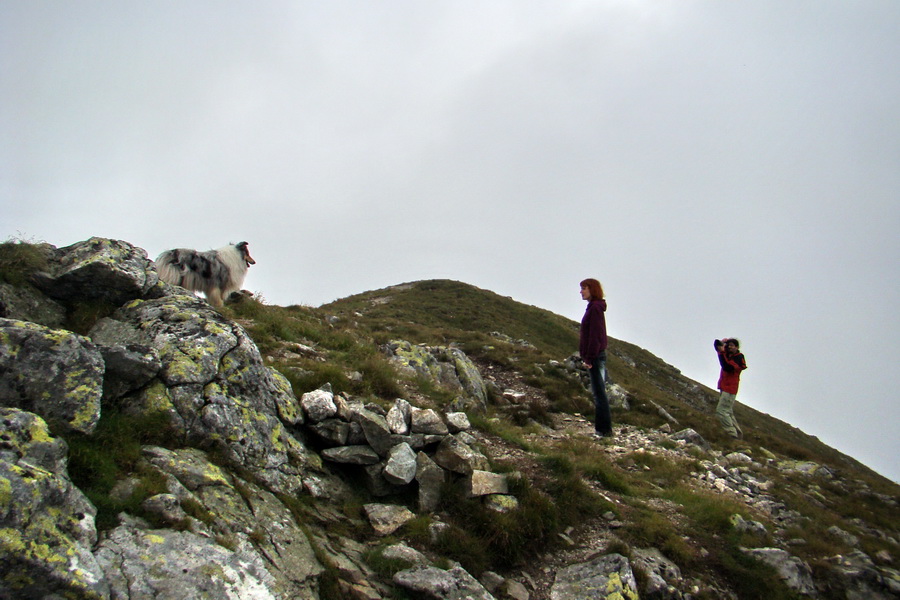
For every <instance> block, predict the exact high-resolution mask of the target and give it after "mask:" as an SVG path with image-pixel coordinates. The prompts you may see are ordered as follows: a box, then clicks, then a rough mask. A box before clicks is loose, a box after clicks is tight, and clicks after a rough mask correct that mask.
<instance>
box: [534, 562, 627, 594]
mask: <svg viewBox="0 0 900 600" xmlns="http://www.w3.org/2000/svg"><path fill="white" fill-rule="evenodd" d="M614 594H618V596H614ZM612 597H622V598H636V597H637V582H636V581H635V579H634V574H633V573H632V571H631V565H630V564H629V562H628V559H627V558H625V557H624V556H622V555H621V554H606V555H603V556H599V557H597V558H594V559H592V560H589V561H588V562H584V563H578V564H574V565H570V566H568V567H565V568H563V569H560V570H559V571H558V572H557V573H556V579H555V580H554V582H553V586H552V587H551V588H550V600H583V599H585V598H612Z"/></svg>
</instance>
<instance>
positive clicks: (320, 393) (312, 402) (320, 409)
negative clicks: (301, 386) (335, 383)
mask: <svg viewBox="0 0 900 600" xmlns="http://www.w3.org/2000/svg"><path fill="white" fill-rule="evenodd" d="M330 387H331V386H328V388H330ZM328 388H320V389H318V390H313V391H312V392H307V393H305V394H303V397H302V398H300V404H301V406H303V411H304V412H305V413H306V416H308V417H309V420H310V421H312V422H313V423H318V422H319V421H323V420H325V419H328V418H330V417H333V416H334V415H336V414H337V405H336V404H335V403H334V394H333V393H332V392H331V390H330V389H328Z"/></svg>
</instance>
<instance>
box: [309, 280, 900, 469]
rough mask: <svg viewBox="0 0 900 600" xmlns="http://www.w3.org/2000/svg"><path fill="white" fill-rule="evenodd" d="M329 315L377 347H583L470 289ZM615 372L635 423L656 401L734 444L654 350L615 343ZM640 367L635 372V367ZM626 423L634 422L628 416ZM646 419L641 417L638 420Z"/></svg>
mask: <svg viewBox="0 0 900 600" xmlns="http://www.w3.org/2000/svg"><path fill="white" fill-rule="evenodd" d="M320 309H321V310H322V311H325V312H326V313H327V314H333V315H336V316H339V317H342V318H343V319H348V320H353V321H355V322H356V324H357V325H358V326H359V328H361V329H362V330H364V331H366V332H368V334H369V335H371V336H372V338H373V339H375V340H376V341H378V342H384V341H387V339H390V338H394V337H399V338H403V339H407V340H409V341H412V342H415V343H432V344H446V343H449V342H455V343H459V344H460V345H462V346H463V348H464V349H466V350H467V351H468V352H470V353H471V354H474V355H476V356H477V355H478V354H480V353H483V352H484V351H483V345H485V344H492V343H495V342H496V340H495V339H493V338H491V337H490V335H489V334H490V333H491V332H494V331H497V332H500V333H503V334H505V335H508V336H510V337H512V338H514V339H524V340H526V341H528V342H530V343H531V344H533V345H534V346H535V347H536V348H537V352H534V353H531V356H530V357H531V358H532V359H533V360H535V362H539V361H546V360H551V359H555V360H563V359H565V358H566V357H567V356H569V355H571V354H573V353H575V352H576V351H577V346H578V324H577V323H576V322H574V321H572V320H570V319H567V318H565V317H562V316H560V315H557V314H554V313H552V312H550V311H547V310H544V309H542V308H538V307H535V306H529V305H525V304H522V303H519V302H516V301H515V300H513V299H511V298H508V297H504V296H500V295H498V294H495V293H494V292H491V291H488V290H483V289H480V288H477V287H474V286H471V285H468V284H465V283H460V282H457V281H449V280H430V281H420V282H413V283H407V284H401V285H397V286H392V287H389V288H385V289H381V290H375V291H370V292H366V293H362V294H357V295H354V296H350V297H348V298H342V299H339V300H336V301H334V302H331V303H329V304H326V305H323V306H322V307H320ZM609 354H610V358H609V370H610V375H611V378H612V380H613V381H614V382H616V383H618V384H620V385H621V386H622V387H624V388H625V389H626V390H627V391H628V392H629V393H630V394H631V395H632V397H633V398H634V399H635V400H636V401H637V407H638V411H639V412H640V409H641V408H644V409H646V410H645V411H644V414H645V415H650V416H649V417H648V418H646V419H644V420H643V421H641V422H639V423H636V424H643V425H656V426H659V425H662V424H663V423H664V421H663V420H662V419H661V418H654V417H653V415H655V414H656V411H655V408H654V409H651V408H650V406H649V402H650V401H652V402H654V403H656V404H658V405H659V406H662V407H663V408H664V409H666V411H667V412H669V413H670V414H671V415H672V416H674V417H675V418H676V419H678V421H679V423H681V424H682V425H683V426H684V427H692V428H694V429H696V430H698V431H699V432H700V433H701V434H702V435H704V437H707V439H709V440H711V441H714V442H717V443H722V444H724V445H726V446H727V445H729V444H732V443H731V442H730V441H729V440H728V439H727V438H725V437H724V436H723V435H722V434H721V432H720V431H719V428H718V427H717V426H716V424H715V422H714V421H713V415H712V410H713V404H714V402H715V398H716V395H715V392H714V391H713V390H711V389H710V388H708V387H706V386H703V385H701V384H698V383H697V382H694V381H693V380H690V379H688V378H687V377H684V376H683V375H681V373H680V372H679V371H678V370H677V369H676V368H675V367H673V366H671V365H669V364H667V363H666V362H665V361H663V360H661V359H660V358H658V357H656V356H654V355H653V354H651V353H650V352H648V351H646V350H644V349H642V348H639V347H638V346H635V345H633V344H629V343H627V342H623V341H621V340H615V339H611V340H610V351H609ZM632 365H634V366H632ZM737 411H738V418H739V420H740V421H741V423H742V424H744V430H745V432H746V433H747V435H748V438H749V441H752V442H754V443H755V444H758V445H760V446H763V447H765V448H767V449H769V450H771V451H772V452H775V453H777V454H780V455H784V456H785V457H788V458H793V459H797V460H813V461H816V462H819V463H822V464H826V465H828V466H830V467H831V468H834V469H847V468H849V469H852V470H853V471H856V472H858V473H860V474H866V475H867V476H869V477H871V478H873V479H874V480H875V481H878V480H881V479H883V478H881V477H880V476H879V475H878V474H877V473H875V472H874V471H871V470H870V469H868V468H867V467H865V466H864V465H862V464H861V463H859V462H858V461H856V460H854V459H853V458H851V457H849V456H846V455H844V454H842V453H841V452H838V451H837V450H835V449H833V448H831V447H829V446H827V445H826V444H824V443H822V442H821V441H820V440H819V439H818V438H816V437H814V436H810V435H807V434H805V433H803V432H802V431H800V430H799V429H797V428H796V427H792V426H791V425H789V424H787V423H785V422H783V421H781V420H779V419H776V418H774V417H772V416H770V415H767V414H765V413H762V412H759V411H757V410H754V409H752V408H750V407H748V406H744V405H739V406H738V408H737ZM626 418H627V416H626ZM635 419H636V420H639V417H635Z"/></svg>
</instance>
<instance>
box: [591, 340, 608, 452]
mask: <svg viewBox="0 0 900 600" xmlns="http://www.w3.org/2000/svg"><path fill="white" fill-rule="evenodd" d="M588 374H589V375H590V377H591V392H592V393H593V394H594V429H595V430H596V432H597V433H599V434H600V435H612V415H611V414H610V412H609V399H608V398H607V397H606V352H601V353H600V354H599V356H597V357H596V358H595V359H594V360H593V361H592V362H591V368H590V369H588Z"/></svg>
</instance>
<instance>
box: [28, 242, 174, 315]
mask: <svg viewBox="0 0 900 600" xmlns="http://www.w3.org/2000/svg"><path fill="white" fill-rule="evenodd" d="M50 266H51V268H50V273H48V274H44V276H43V277H39V278H36V279H35V284H36V285H37V286H38V287H39V288H40V289H41V290H42V291H43V292H44V293H46V294H47V295H48V296H50V297H52V298H55V299H58V300H63V301H64V302H74V301H97V300H99V301H103V302H108V303H109V304H112V305H114V306H119V305H122V304H124V303H125V302H128V301H129V300H134V299H136V298H142V297H144V296H145V295H146V294H147V293H148V292H149V291H150V289H151V288H153V287H154V286H155V285H156V284H157V283H158V282H159V276H158V275H157V273H156V269H155V268H154V267H153V264H152V262H151V261H150V259H149V258H147V252H146V251H145V250H143V249H142V248H137V247H135V246H132V245H131V244H129V243H128V242H123V241H120V240H110V239H106V238H98V237H93V238H91V239H89V240H87V241H84V242H78V243H76V244H72V245H71V246H66V247H65V248H59V249H58V250H56V252H55V253H54V256H53V258H52V260H51V262H50Z"/></svg>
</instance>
